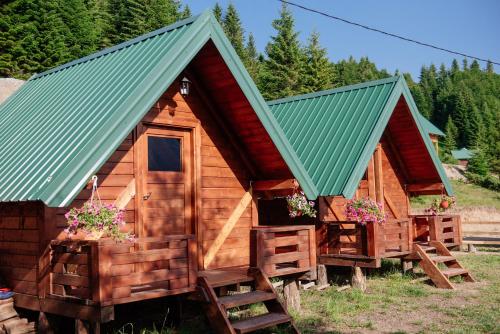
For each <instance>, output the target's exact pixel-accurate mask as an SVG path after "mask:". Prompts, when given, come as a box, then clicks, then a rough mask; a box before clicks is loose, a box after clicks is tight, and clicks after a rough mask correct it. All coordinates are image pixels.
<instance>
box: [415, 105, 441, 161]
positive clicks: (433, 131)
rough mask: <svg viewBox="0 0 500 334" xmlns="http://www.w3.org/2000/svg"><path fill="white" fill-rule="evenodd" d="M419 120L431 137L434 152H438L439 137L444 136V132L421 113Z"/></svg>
mask: <svg viewBox="0 0 500 334" xmlns="http://www.w3.org/2000/svg"><path fill="white" fill-rule="evenodd" d="M419 120H420V124H421V125H422V126H423V127H424V130H425V132H427V133H428V134H429V137H431V141H432V144H433V145H434V148H435V149H436V152H437V153H439V137H445V134H444V133H443V131H441V130H439V129H438V127H437V126H435V125H434V124H432V123H431V122H430V121H429V120H428V119H427V118H425V117H424V116H422V115H421V114H420V117H419Z"/></svg>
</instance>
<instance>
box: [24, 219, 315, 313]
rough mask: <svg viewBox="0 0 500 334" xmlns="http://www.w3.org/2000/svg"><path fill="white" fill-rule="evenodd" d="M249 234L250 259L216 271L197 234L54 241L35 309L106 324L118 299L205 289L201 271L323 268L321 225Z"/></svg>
mask: <svg viewBox="0 0 500 334" xmlns="http://www.w3.org/2000/svg"><path fill="white" fill-rule="evenodd" d="M249 234H251V238H252V247H251V251H250V253H251V263H250V266H239V267H229V268H217V269H211V270H199V269H198V266H197V244H196V239H195V236H194V235H171V236H163V237H149V238H139V239H137V242H135V243H129V242H122V243H117V242H114V241H112V240H109V239H101V240H63V241H61V240H54V241H52V242H51V243H50V249H49V251H48V253H49V254H48V256H47V257H46V261H47V262H46V264H45V265H44V266H43V268H41V274H40V281H39V288H40V295H39V307H30V308H31V309H37V310H40V311H43V312H47V313H52V314H58V315H63V316H68V317H72V318H76V319H81V320H86V321H90V322H94V323H96V322H101V323H104V322H108V321H111V320H113V319H114V306H115V305H119V304H125V303H131V302H137V301H143V300H148V299H155V298H161V297H166V296H171V295H179V294H189V293H193V292H195V291H198V290H199V286H200V285H199V279H200V277H207V278H209V280H210V283H211V284H214V286H222V285H231V284H239V283H242V282H245V280H246V279H248V278H249V276H248V274H247V272H248V270H249V268H251V267H255V268H260V269H261V270H262V272H263V274H264V275H265V276H266V277H274V276H291V275H293V276H295V277H297V276H301V275H304V274H306V273H315V267H316V252H315V251H316V245H315V242H316V241H315V233H314V226H273V227H265V226H260V227H256V228H253V229H252V230H249ZM309 277H313V276H311V275H310V276H309ZM21 298H22V297H21Z"/></svg>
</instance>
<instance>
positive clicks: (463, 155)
mask: <svg viewBox="0 0 500 334" xmlns="http://www.w3.org/2000/svg"><path fill="white" fill-rule="evenodd" d="M451 155H452V156H453V158H455V159H457V160H469V159H472V157H473V156H474V151H471V150H469V149H467V148H465V147H462V148H461V149H459V150H452V151H451Z"/></svg>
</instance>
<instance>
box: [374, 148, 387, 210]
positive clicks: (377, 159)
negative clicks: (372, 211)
mask: <svg viewBox="0 0 500 334" xmlns="http://www.w3.org/2000/svg"><path fill="white" fill-rule="evenodd" d="M373 164H374V167H375V194H376V200H377V202H378V203H381V204H382V208H383V207H384V174H383V166H382V145H380V144H378V145H377V149H376V150H375V154H374V155H373Z"/></svg>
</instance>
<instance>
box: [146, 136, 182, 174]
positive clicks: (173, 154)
mask: <svg viewBox="0 0 500 334" xmlns="http://www.w3.org/2000/svg"><path fill="white" fill-rule="evenodd" d="M148 170H149V171H151V172H181V171H182V165H181V140H180V139H178V138H167V137H154V136H148Z"/></svg>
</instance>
